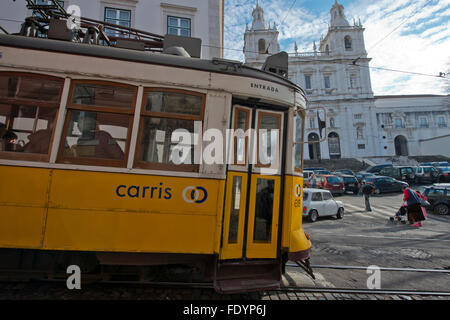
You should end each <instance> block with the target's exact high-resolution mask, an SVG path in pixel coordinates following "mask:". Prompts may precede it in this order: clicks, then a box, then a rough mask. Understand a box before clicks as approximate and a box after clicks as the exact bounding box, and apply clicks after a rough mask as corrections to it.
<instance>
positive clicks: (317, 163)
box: [303, 158, 370, 172]
mask: <svg viewBox="0 0 450 320" xmlns="http://www.w3.org/2000/svg"><path fill="white" fill-rule="evenodd" d="M314 167H321V168H325V169H327V170H330V171H334V170H338V169H350V170H352V171H353V172H358V171H363V170H365V169H367V168H368V167H370V165H369V164H367V163H366V162H362V161H360V160H357V159H354V158H347V159H321V160H305V161H304V165H303V168H314Z"/></svg>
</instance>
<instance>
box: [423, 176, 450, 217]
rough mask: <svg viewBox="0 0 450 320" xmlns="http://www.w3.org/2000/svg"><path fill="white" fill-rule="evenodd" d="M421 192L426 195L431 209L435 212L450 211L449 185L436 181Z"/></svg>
mask: <svg viewBox="0 0 450 320" xmlns="http://www.w3.org/2000/svg"><path fill="white" fill-rule="evenodd" d="M423 194H424V195H425V196H426V197H427V199H428V202H429V203H430V207H431V209H432V210H433V211H434V213H436V214H449V211H450V185H449V184H443V183H437V184H434V185H432V186H430V187H426V188H425V191H424V192H423Z"/></svg>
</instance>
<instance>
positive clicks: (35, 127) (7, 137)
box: [0, 73, 64, 161]
mask: <svg viewBox="0 0 450 320" xmlns="http://www.w3.org/2000/svg"><path fill="white" fill-rule="evenodd" d="M63 83H64V82H63V80H62V79H61V80H60V79H57V78H51V77H48V76H42V75H29V74H20V73H17V74H16V73H14V74H13V73H0V157H1V158H6V159H19V160H31V161H48V157H49V153H50V143H51V138H52V135H53V128H54V124H55V121H56V115H57V113H58V107H59V99H60V96H61V90H62V86H63Z"/></svg>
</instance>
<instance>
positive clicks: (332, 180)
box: [327, 177, 341, 183]
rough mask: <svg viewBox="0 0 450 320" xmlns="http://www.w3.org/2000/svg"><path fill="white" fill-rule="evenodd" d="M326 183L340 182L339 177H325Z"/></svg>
mask: <svg viewBox="0 0 450 320" xmlns="http://www.w3.org/2000/svg"><path fill="white" fill-rule="evenodd" d="M327 181H328V183H341V179H339V178H338V177H327Z"/></svg>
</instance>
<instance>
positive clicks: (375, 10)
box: [224, 0, 450, 95]
mask: <svg viewBox="0 0 450 320" xmlns="http://www.w3.org/2000/svg"><path fill="white" fill-rule="evenodd" d="M338 2H339V3H340V4H342V5H343V6H344V12H345V15H346V17H347V20H348V22H349V23H350V25H353V20H355V21H359V20H360V21H361V24H362V26H363V27H364V28H365V31H364V40H365V45H366V51H367V52H368V57H369V58H371V59H372V60H371V61H370V63H369V66H370V67H371V69H370V76H371V81H372V90H373V92H374V94H375V95H403V94H450V0H376V1H374V0H338ZM333 4H334V0H259V5H260V6H261V7H262V8H263V9H264V17H265V21H266V24H267V23H270V26H271V27H272V26H273V23H274V22H275V23H276V24H277V27H278V30H279V32H280V34H279V36H278V40H279V42H280V47H281V50H282V51H286V52H289V53H291V52H294V43H295V42H296V43H297V47H298V51H299V52H311V51H313V49H312V48H313V42H314V41H315V42H316V45H317V47H319V42H320V37H321V36H322V35H323V36H325V35H326V33H327V30H328V25H329V22H330V9H331V7H332V6H333ZM255 5H256V0H225V45H224V47H225V51H224V55H225V58H226V59H233V60H240V61H244V55H243V53H242V48H243V46H244V32H245V25H246V23H248V25H249V27H250V26H251V22H252V10H253V8H254V7H255ZM379 68H383V69H391V70H398V71H406V72H410V73H406V72H394V71H387V70H383V69H379ZM440 72H444V73H446V76H445V78H439V77H436V76H437V75H439V73H440ZM416 73H419V74H425V75H418V74H416Z"/></svg>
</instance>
